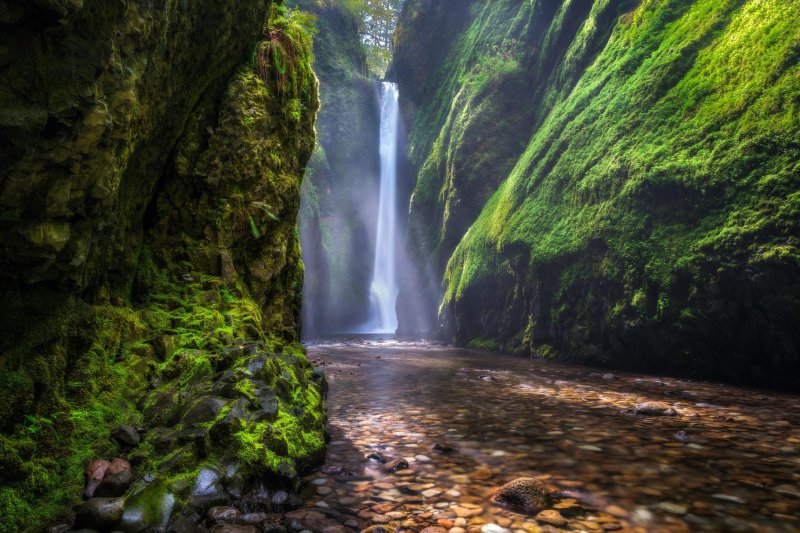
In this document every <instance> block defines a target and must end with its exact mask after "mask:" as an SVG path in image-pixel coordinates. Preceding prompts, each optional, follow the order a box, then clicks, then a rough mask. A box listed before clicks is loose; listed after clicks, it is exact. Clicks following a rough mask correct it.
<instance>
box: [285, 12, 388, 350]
mask: <svg viewBox="0 0 800 533" xmlns="http://www.w3.org/2000/svg"><path fill="white" fill-rule="evenodd" d="M294 4H295V5H297V6H298V7H300V8H301V9H303V10H305V11H308V12H310V13H313V14H314V15H316V17H317V33H316V36H315V38H314V71H315V72H316V73H317V75H318V76H319V80H320V100H321V108H320V113H319V117H318V121H317V132H318V139H317V140H318V144H317V149H316V151H315V152H314V155H313V157H312V159H311V162H310V163H309V165H308V170H307V172H306V180H305V182H304V189H303V194H302V198H303V206H302V210H301V215H300V230H301V233H302V236H303V260H304V263H305V265H306V268H307V269H308V271H309V273H310V275H309V276H308V277H307V278H306V286H305V291H304V305H303V334H304V335H306V336H311V335H318V334H322V333H326V332H332V331H342V330H345V329H347V328H348V327H352V326H355V325H358V324H360V323H362V322H363V321H365V319H366V312H367V310H368V307H369V305H368V304H369V284H370V281H371V279H372V266H373V259H374V242H373V241H374V233H375V232H374V228H375V226H376V224H377V222H376V221H377V205H378V192H379V191H378V179H379V176H380V161H379V159H378V141H379V137H378V131H379V122H380V109H379V103H378V97H379V94H378V91H379V85H378V83H377V81H375V80H373V79H372V78H371V76H370V74H369V71H368V68H367V63H366V56H365V54H364V50H363V47H362V46H361V38H360V35H359V33H358V19H357V14H356V13H354V12H353V11H351V10H350V9H348V8H347V4H346V3H345V2H341V1H338V0H325V1H323V2H316V1H310V0H309V1H306V0H298V1H296V2H294Z"/></svg>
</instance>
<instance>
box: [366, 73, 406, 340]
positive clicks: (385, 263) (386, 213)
mask: <svg viewBox="0 0 800 533" xmlns="http://www.w3.org/2000/svg"><path fill="white" fill-rule="evenodd" d="M399 120H400V105H399V103H398V91H397V85H395V84H394V83H389V82H383V86H382V88H381V130H380V156H381V183H380V187H381V188H380V201H379V203H378V232H377V235H376V239H375V263H374V266H373V269H372V285H371V287H370V309H369V319H368V321H367V323H366V324H364V326H363V328H361V329H363V331H364V332H366V333H394V332H395V330H396V329H397V312H396V311H395V303H396V301H397V293H398V290H399V289H398V282H397V259H398V258H397V225H398V224H397V219H398V216H397V136H398V123H399Z"/></svg>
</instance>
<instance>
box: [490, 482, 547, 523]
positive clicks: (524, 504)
mask: <svg viewBox="0 0 800 533" xmlns="http://www.w3.org/2000/svg"><path fill="white" fill-rule="evenodd" d="M492 503H494V504H496V505H499V506H501V507H505V508H507V509H510V510H512V511H517V512H521V513H525V514H531V515H535V514H537V513H539V512H540V511H543V510H544V509H547V508H548V507H550V506H551V505H552V504H553V499H552V497H551V495H550V490H549V489H548V488H547V485H545V484H544V483H542V482H541V481H539V480H538V479H536V478H532V477H521V478H517V479H515V480H514V481H511V482H509V483H506V484H505V485H503V486H502V487H500V488H499V489H498V491H497V492H496V493H495V494H494V496H492Z"/></svg>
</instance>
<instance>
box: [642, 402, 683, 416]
mask: <svg viewBox="0 0 800 533" xmlns="http://www.w3.org/2000/svg"><path fill="white" fill-rule="evenodd" d="M633 410H634V413H636V414H637V415H647V416H675V415H677V414H678V412H677V411H676V410H675V409H673V408H672V406H671V405H669V404H668V403H664V402H643V403H637V404H636V405H635V406H634V408H633Z"/></svg>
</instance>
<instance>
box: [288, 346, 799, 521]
mask: <svg viewBox="0 0 800 533" xmlns="http://www.w3.org/2000/svg"><path fill="white" fill-rule="evenodd" d="M308 354H309V358H310V359H311V360H313V361H315V362H316V363H317V364H318V365H320V366H322V367H323V368H324V369H325V372H326V375H327V379H328V382H329V383H330V392H329V395H328V405H329V407H328V414H329V429H330V432H331V435H332V441H331V443H330V446H329V448H328V454H327V460H326V465H325V467H323V468H322V469H320V470H319V471H317V472H315V473H313V474H311V475H310V476H308V477H307V478H306V480H307V481H308V488H307V489H306V491H305V493H304V494H303V496H304V497H305V502H306V503H305V505H304V506H303V507H302V508H301V509H298V510H296V511H293V512H292V513H290V518H293V519H295V520H296V522H297V523H300V524H302V525H303V526H304V527H305V528H306V529H307V530H310V531H315V532H317V531H318V532H325V533H335V532H349V531H363V530H368V531H370V532H371V533H381V532H390V531H394V532H401V531H408V532H412V531H413V532H416V531H425V533H448V532H449V533H464V532H481V533H506V532H514V533H518V532H538V531H550V532H553V531H637V532H649V531H677V532H684V531H759V532H760V531H800V397H798V396H795V395H787V394H778V393H771V392H764V391H755V390H747V389H743V388H737V387H733V386H728V385H719V384H711V383H705V382H694V381H689V380H682V379H674V378H659V377H652V376H644V375H634V374H626V373H613V374H610V373H608V372H604V371H602V370H598V369H592V368H586V367H580V366H566V365H556V364H550V363H545V362H541V361H531V360H529V359H527V358H519V357H513V356H503V355H497V354H488V353H481V352H475V351H470V350H461V349H455V348H452V347H446V346H440V345H434V344H428V343H411V342H399V341H393V340H379V339H376V340H351V341H337V342H320V343H315V344H309V345H308ZM642 402H664V403H667V404H668V405H670V406H672V407H673V408H674V410H675V412H676V414H675V415H673V416H644V415H642V414H634V411H633V407H634V406H635V405H636V404H641V403H642ZM681 432H682V433H681ZM436 444H439V445H440V446H439V448H444V450H445V451H442V450H437V449H435V445H436ZM450 448H452V450H450ZM370 456H372V457H371V458H370ZM395 459H405V461H407V463H408V466H407V467H405V468H400V469H399V470H397V471H392V470H391V469H389V468H388V467H387V465H386V464H384V463H383V462H382V461H389V462H390V461H392V460H395ZM400 466H404V465H400ZM524 476H525V477H536V478H538V479H540V480H543V481H544V482H545V483H547V484H548V485H549V486H550V487H551V488H552V490H553V491H554V493H555V497H554V505H553V507H552V509H551V510H550V511H547V512H546V513H544V514H542V515H539V517H538V519H537V518H535V517H533V516H525V515H521V514H517V513H514V512H511V511H508V510H504V509H501V508H499V507H496V506H493V505H492V504H491V502H490V498H491V496H492V494H493V493H494V492H495V491H496V490H497V488H498V487H500V486H501V485H503V484H504V483H506V482H508V481H511V480H513V479H515V478H518V477H524Z"/></svg>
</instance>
